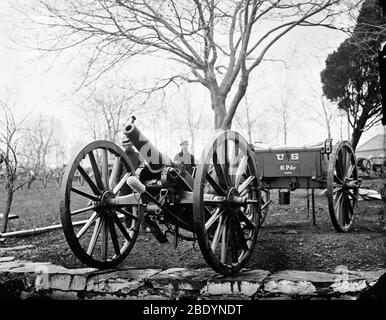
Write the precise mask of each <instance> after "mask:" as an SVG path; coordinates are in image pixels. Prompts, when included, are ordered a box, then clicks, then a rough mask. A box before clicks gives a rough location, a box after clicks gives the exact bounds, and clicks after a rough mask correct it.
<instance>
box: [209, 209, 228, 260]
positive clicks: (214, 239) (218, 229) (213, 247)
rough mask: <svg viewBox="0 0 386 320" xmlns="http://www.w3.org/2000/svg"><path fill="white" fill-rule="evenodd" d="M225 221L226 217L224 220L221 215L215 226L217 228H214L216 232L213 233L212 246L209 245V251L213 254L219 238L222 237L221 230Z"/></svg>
mask: <svg viewBox="0 0 386 320" xmlns="http://www.w3.org/2000/svg"><path fill="white" fill-rule="evenodd" d="M227 219H228V217H225V218H224V216H223V215H221V216H220V219H219V221H218V225H217V228H216V232H215V233H214V236H213V240H212V244H211V249H212V251H213V252H215V251H216V248H217V246H218V243H219V241H220V237H221V235H222V230H223V229H224V226H225V223H226V220H227Z"/></svg>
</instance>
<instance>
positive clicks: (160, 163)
mask: <svg viewBox="0 0 386 320" xmlns="http://www.w3.org/2000/svg"><path fill="white" fill-rule="evenodd" d="M124 134H125V135H126V137H128V138H129V139H130V140H131V142H132V143H133V145H134V147H135V148H136V149H137V150H138V152H139V154H140V158H141V161H144V162H145V163H146V164H147V165H148V167H149V169H150V171H152V172H160V171H162V169H163V168H164V166H166V165H171V164H172V160H171V159H170V158H169V157H168V156H165V155H163V154H162V153H161V152H160V151H159V150H158V149H157V148H156V147H155V146H154V145H153V144H152V143H151V142H150V141H149V139H147V138H146V137H145V136H144V135H143V134H142V133H141V131H139V129H138V128H137V126H136V125H135V124H134V123H130V124H128V125H127V126H126V128H125V131H124Z"/></svg>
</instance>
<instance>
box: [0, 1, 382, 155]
mask: <svg viewBox="0 0 386 320" xmlns="http://www.w3.org/2000/svg"><path fill="white" fill-rule="evenodd" d="M10 2H12V1H10ZM10 2H8V1H0V94H1V96H2V99H8V100H9V101H11V102H13V104H14V108H16V109H17V112H18V113H19V114H21V115H22V114H25V113H28V112H30V113H31V114H32V115H34V114H39V113H42V114H45V115H49V116H54V117H55V118H57V119H58V121H59V122H60V123H61V127H62V136H63V140H64V141H65V143H64V144H65V146H66V148H67V149H68V150H69V152H70V150H72V149H74V146H78V145H79V144H81V143H84V142H85V141H88V140H89V137H88V136H87V134H86V133H85V130H84V127H85V124H84V120H82V119H81V118H80V117H79V105H80V104H82V103H83V102H82V98H83V97H84V96H85V94H83V93H82V92H80V93H77V94H75V93H74V91H75V90H76V88H77V87H78V86H79V84H80V81H81V77H80V76H79V71H80V69H81V68H82V64H81V62H82V59H81V57H79V59H71V60H69V59H68V58H69V56H66V55H64V56H60V57H54V56H52V55H50V56H42V53H41V52H37V51H36V50H34V49H29V48H26V47H25V46H24V44H23V39H24V38H25V33H26V32H25V30H24V29H23V27H21V25H20V23H19V22H20V19H21V16H20V13H18V12H16V11H15V10H13V9H12V8H11V6H10V5H9V3H10ZM345 37H346V36H345V35H344V34H343V33H340V32H336V31H332V30H330V29H323V28H307V29H306V30H305V29H300V28H299V29H295V30H293V31H292V32H291V33H289V34H288V35H287V36H286V37H285V38H283V39H282V40H280V42H278V43H277V44H276V45H275V46H274V47H273V48H272V50H271V52H270V57H272V58H275V57H276V58H281V59H284V60H285V64H283V63H281V62H265V63H264V64H263V65H262V66H261V67H259V68H258V70H257V71H256V72H255V73H254V74H253V75H252V78H251V81H250V85H249V88H248V93H247V102H248V104H249V105H250V112H251V114H252V117H253V118H256V123H257V125H256V129H255V131H254V133H253V140H255V141H257V140H260V141H263V142H265V143H268V144H282V143H283V141H282V140H283V137H282V130H281V129H280V123H279V122H278V114H277V113H275V112H274V111H273V107H276V108H278V107H280V102H281V101H282V100H285V101H288V103H289V104H290V127H289V133H288V144H289V145H297V146H299V145H305V144H311V143H316V142H320V141H323V140H324V139H325V138H326V137H327V135H326V131H325V129H324V128H323V127H322V126H321V125H320V123H318V122H317V121H315V120H312V118H314V117H315V114H314V113H313V112H311V111H310V110H311V109H312V108H317V107H318V103H319V98H318V96H319V95H320V92H321V83H320V72H321V71H322V70H323V68H324V62H325V59H326V57H327V55H328V54H329V53H331V52H333V51H334V50H335V49H336V48H337V47H338V45H339V44H340V43H341V42H342V41H343V40H344V39H345ZM72 56H74V52H72ZM69 61H70V63H69ZM163 67H164V65H163V64H162V63H160V61H159V59H156V58H152V57H146V58H143V59H138V60H136V61H135V62H134V63H132V64H131V65H130V66H129V68H131V69H130V70H129V72H127V71H126V72H127V73H129V74H130V77H131V79H134V80H135V79H136V77H143V76H146V75H147V74H149V75H151V74H154V73H162V68H163ZM188 92H189V94H188V95H189V99H190V101H191V104H192V105H193V106H194V108H195V110H197V111H196V113H195V114H196V116H197V114H198V113H199V110H201V109H202V110H203V112H202V114H203V116H202V117H203V119H207V120H208V121H209V123H210V125H207V124H206V125H205V128H201V132H200V133H199V134H198V137H197V141H196V145H195V151H197V153H198V152H199V149H200V148H201V147H202V146H203V145H204V144H205V141H206V140H207V136H208V131H210V130H211V129H210V127H211V122H212V118H213V113H212V110H211V108H210V102H209V94H208V92H206V91H205V88H202V87H199V86H191V87H189V89H188ZM150 103H153V102H150ZM166 103H167V104H168V105H169V106H170V112H168V113H167V114H163V115H162V116H160V117H161V119H160V121H159V124H158V133H157V134H154V132H153V131H152V130H151V124H149V123H146V125H144V127H143V130H144V132H145V134H146V135H147V136H148V137H149V138H150V139H156V143H155V144H156V145H157V146H158V147H159V148H160V149H161V150H162V151H163V152H166V153H167V154H173V153H175V152H177V151H178V149H179V146H178V144H179V141H180V140H182V139H184V138H186V137H184V136H183V135H184V133H183V131H181V130H179V129H178V128H177V129H176V128H174V127H173V126H171V123H172V122H173V119H172V118H173V116H176V114H178V116H179V117H181V116H182V115H181V114H180V113H181V111H179V109H178V105H179V104H180V103H181V96H179V95H176V94H174V93H173V94H172V93H171V92H170V96H168V97H167V98H166ZM241 104H245V101H243V102H242V103H241ZM196 106H197V108H196ZM238 117H239V118H240V119H241V120H240V121H241V122H242V119H243V105H241V106H240V110H239V111H238ZM139 123H141V121H139ZM339 123H340V120H339V121H338V124H339ZM342 123H343V126H345V125H346V122H345V119H344V117H343V118H342ZM142 124H143V123H142ZM233 129H235V130H237V131H238V130H240V131H242V127H241V126H240V125H239V123H238V122H237V121H235V122H234V126H233ZM341 131H342V132H343V133H344V137H343V138H347V126H346V127H344V128H343V129H342V130H341V128H340V127H339V125H335V126H334V128H333V137H334V138H336V139H339V138H340V134H341ZM381 131H382V127H381V126H377V127H376V128H374V129H372V130H370V131H369V132H367V133H365V134H364V135H363V138H362V142H363V141H365V140H367V139H369V138H371V137H372V136H373V135H375V134H377V133H380V132H381Z"/></svg>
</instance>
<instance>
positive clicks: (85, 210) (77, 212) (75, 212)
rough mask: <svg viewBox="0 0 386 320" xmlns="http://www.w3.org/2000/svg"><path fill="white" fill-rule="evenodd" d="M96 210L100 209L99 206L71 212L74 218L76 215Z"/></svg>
mask: <svg viewBox="0 0 386 320" xmlns="http://www.w3.org/2000/svg"><path fill="white" fill-rule="evenodd" d="M96 208H98V206H97V205H92V206H88V207H85V208H82V209H77V210H75V211H71V215H72V216H74V215H76V214H79V213H83V212H87V211H90V210H94V209H96Z"/></svg>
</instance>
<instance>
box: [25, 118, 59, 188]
mask: <svg viewBox="0 0 386 320" xmlns="http://www.w3.org/2000/svg"><path fill="white" fill-rule="evenodd" d="M57 128H58V121H57V120H56V119H54V118H52V117H46V116H43V115H41V114H40V115H38V116H37V117H36V118H33V119H32V120H31V121H30V123H29V125H28V135H26V138H25V139H24V141H23V151H22V154H23V156H24V159H26V161H25V164H26V166H27V168H28V169H29V170H32V171H33V174H34V179H38V180H41V182H42V184H43V186H44V187H46V185H47V175H48V173H49V170H48V166H47V159H48V157H49V156H50V155H51V153H53V152H54V137H55V136H56V134H57ZM31 162H32V163H31ZM31 182H32V181H30V183H31ZM30 183H29V184H28V187H30V186H31V184H30Z"/></svg>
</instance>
